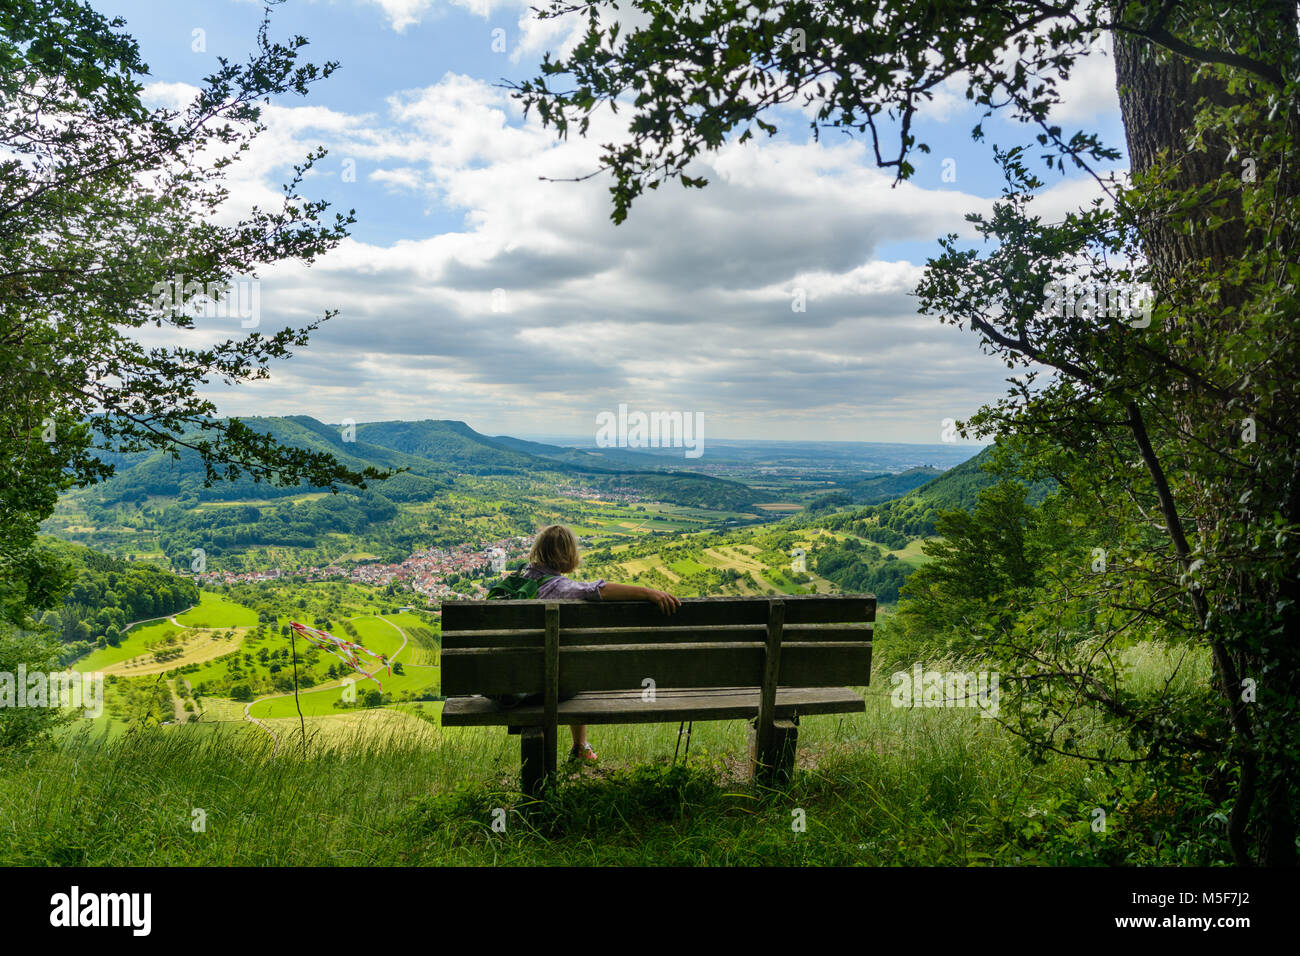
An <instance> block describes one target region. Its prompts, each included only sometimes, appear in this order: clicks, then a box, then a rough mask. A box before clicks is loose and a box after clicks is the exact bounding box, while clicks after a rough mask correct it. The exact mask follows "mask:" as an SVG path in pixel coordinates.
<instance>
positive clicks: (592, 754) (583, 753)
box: [569, 744, 600, 763]
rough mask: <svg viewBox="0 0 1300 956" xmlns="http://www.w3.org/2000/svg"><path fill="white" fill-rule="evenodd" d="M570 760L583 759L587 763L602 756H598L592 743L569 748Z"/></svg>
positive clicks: (593, 761)
mask: <svg viewBox="0 0 1300 956" xmlns="http://www.w3.org/2000/svg"><path fill="white" fill-rule="evenodd" d="M569 759H570V760H582V761H584V762H586V763H595V762H596V761H597V760H599V759H600V758H599V757H598V756H596V751H594V750H592V749H591V744H583V745H582V746H581V747H576V746H575V747H570V748H569Z"/></svg>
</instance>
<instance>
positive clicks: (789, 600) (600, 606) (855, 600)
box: [442, 594, 876, 631]
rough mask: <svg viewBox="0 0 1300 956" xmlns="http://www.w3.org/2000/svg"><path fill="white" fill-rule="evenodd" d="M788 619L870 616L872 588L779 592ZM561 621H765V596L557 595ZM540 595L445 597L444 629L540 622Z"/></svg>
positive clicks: (648, 623)
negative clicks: (669, 601) (661, 601)
mask: <svg viewBox="0 0 1300 956" xmlns="http://www.w3.org/2000/svg"><path fill="white" fill-rule="evenodd" d="M782 600H783V601H785V602H786V623H787V624H835V623H847V622H855V621H873V620H875V616H876V598H875V595H872V594H798V595H786V596H783V597H782ZM555 603H558V604H559V606H560V627H561V628H564V629H567V628H571V627H658V626H661V625H664V624H673V625H676V626H678V627H711V626H714V625H718V624H752V625H760V626H761V625H765V624H766V623H767V605H768V598H765V597H753V598H743V597H742V598H737V597H720V598H684V599H683V600H682V605H681V607H680V608H678V610H677V611H676V613H674V614H672V615H665V614H663V613H662V612H661V611H660V610H659V609H658V607H656V606H655V605H653V604H651V603H649V602H647V601H580V600H570V601H558V602H555ZM543 617H544V612H543V602H541V601H444V602H443V603H442V627H443V630H444V631H477V630H516V629H518V628H541V627H542V626H543Z"/></svg>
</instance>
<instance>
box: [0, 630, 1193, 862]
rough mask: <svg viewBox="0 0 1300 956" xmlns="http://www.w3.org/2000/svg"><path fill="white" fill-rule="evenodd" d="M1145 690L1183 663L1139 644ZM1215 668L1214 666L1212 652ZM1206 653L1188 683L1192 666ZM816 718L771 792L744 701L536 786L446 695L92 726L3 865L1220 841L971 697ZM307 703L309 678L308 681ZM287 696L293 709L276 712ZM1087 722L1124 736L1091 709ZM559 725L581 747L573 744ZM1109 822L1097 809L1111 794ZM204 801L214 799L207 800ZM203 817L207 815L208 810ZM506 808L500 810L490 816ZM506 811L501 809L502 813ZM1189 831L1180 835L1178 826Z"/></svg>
mask: <svg viewBox="0 0 1300 956" xmlns="http://www.w3.org/2000/svg"><path fill="white" fill-rule="evenodd" d="M1130 657H1131V661H1130V663H1131V664H1132V665H1133V668H1134V669H1133V672H1132V674H1131V678H1130V679H1131V680H1132V681H1133V682H1134V686H1135V687H1141V686H1147V687H1152V688H1154V687H1157V686H1160V685H1161V684H1162V682H1163V679H1164V676H1165V675H1166V674H1167V673H1168V670H1169V668H1170V666H1171V664H1172V661H1171V659H1169V658H1168V656H1167V655H1163V654H1160V653H1157V652H1155V651H1154V650H1151V649H1142V648H1139V649H1135V650H1133V651H1132V652H1131V654H1130ZM1199 666H1200V665H1199V664H1198V665H1197V667H1199ZM1196 675H1197V669H1196V668H1192V669H1191V670H1190V671H1187V673H1186V676H1185V678H1184V679H1186V680H1193V679H1195V678H1196ZM873 681H874V683H873V686H872V687H871V688H870V689H864V692H865V694H866V699H867V709H866V712H865V713H863V714H854V715H841V716H823V717H807V718H804V720H803V721H802V722H801V725H800V739H799V770H798V772H797V774H796V777H795V780H794V782H793V784H792V786H791V787H790V788H789V789H788V790H787V791H785V792H764V791H760V790H757V789H755V788H754V786H753V785H752V784H751V783H750V781H749V778H748V774H747V772H746V753H747V727H746V724H745V723H744V722H743V721H725V722H708V723H700V724H697V725H695V727H694V733H693V735H692V740H691V745H690V754H689V758H688V759H682V758H681V757H679V759H678V761H677V763H676V764H675V765H674V764H673V763H672V760H673V751H674V746H675V745H676V744H677V740H678V736H677V732H678V727H677V726H676V725H673V724H655V725H628V726H610V727H605V726H601V727H593V728H592V729H591V734H590V736H591V740H592V743H593V745H594V746H595V747H596V748H597V750H598V751H599V752H600V755H601V759H600V762H599V764H598V765H597V766H595V767H586V768H581V769H578V768H570V769H569V771H568V772H567V773H566V774H565V775H564V776H563V779H562V780H561V781H560V783H559V784H558V785H557V786H556V787H555V788H554V790H553V791H552V792H551V793H550V794H549V795H548V796H547V797H545V798H544V799H543V800H541V801H538V802H535V803H530V802H528V801H526V800H525V799H524V798H523V797H522V796H521V795H519V794H518V793H517V783H518V776H517V775H518V770H519V763H518V761H519V754H518V738H516V737H512V736H510V735H508V734H507V733H506V732H505V731H504V729H503V728H445V729H444V728H441V727H439V726H438V720H437V714H438V708H439V706H440V705H439V704H437V703H436V702H407V703H403V704H399V705H395V706H393V707H390V708H384V709H381V710H376V711H371V712H363V713H349V714H344V715H339V716H329V717H320V718H317V719H315V720H312V721H309V723H308V735H309V739H308V741H307V744H306V747H305V748H304V746H303V741H302V738H301V735H300V732H299V730H298V721H297V718H296V715H295V716H294V717H293V718H292V719H289V718H287V717H282V716H276V717H274V718H273V719H272V720H271V721H270V729H271V730H272V731H273V734H274V737H273V736H272V734H268V733H267V732H266V730H265V729H262V728H259V727H256V726H254V725H252V724H250V723H242V722H238V721H231V722H227V723H224V724H190V725H182V726H176V727H167V728H159V727H142V728H133V729H130V730H126V731H121V732H117V733H114V734H111V735H105V734H104V733H103V732H102V731H101V730H98V729H94V728H89V727H85V726H83V727H82V728H80V729H78V730H76V731H74V732H73V733H71V734H70V735H68V736H67V737H65V738H64V739H63V740H62V741H61V742H60V743H59V745H58V747H57V749H56V751H55V752H54V753H52V754H51V753H41V754H32V755H27V756H23V755H18V754H11V755H8V756H6V757H5V758H4V759H3V761H0V829H3V831H4V832H5V833H6V835H7V836H8V839H6V840H5V841H4V842H3V844H0V863H3V864H4V865H22V864H60V865H91V866H99V865H143V864H150V865H188V864H197V865H226V864H246V865H266V864H280V865H350V864H377V865H403V866H405V865H452V864H475V865H478V864H483V865H491V864H520V865H534V864H574V865H624V864H684V865H692V864H710V865H715V866H728V865H751V864H764V865H771V864H791V865H805V864H835V865H841V864H843V865H924V864H935V865H959V866H965V865H973V866H980V865H1015V864H1069V865H1117V864H1139V863H1203V862H1209V861H1211V860H1212V859H1213V858H1214V856H1213V852H1214V849H1215V846H1216V844H1215V839H1216V837H1215V833H1214V831H1213V830H1210V829H1207V830H1206V832H1205V833H1204V834H1203V836H1202V837H1200V838H1197V839H1192V840H1189V839H1188V838H1187V837H1186V830H1185V827H1184V828H1182V829H1179V828H1177V827H1175V825H1174V824H1175V822H1176V815H1177V810H1176V808H1174V807H1171V806H1170V805H1169V804H1168V802H1167V801H1162V800H1160V799H1158V798H1157V797H1158V795H1149V794H1148V795H1142V791H1141V787H1140V780H1138V779H1137V778H1136V777H1130V776H1126V775H1125V774H1124V773H1122V774H1121V775H1120V776H1119V777H1115V776H1113V775H1112V776H1107V775H1104V774H1102V773H1099V772H1097V771H1096V770H1095V769H1093V768H1091V767H1090V766H1089V765H1087V764H1085V763H1083V762H1081V761H1076V760H1069V759H1066V758H1059V757H1052V756H1049V757H1047V758H1046V759H1045V760H1041V761H1035V760H1031V759H1030V758H1029V757H1028V756H1027V755H1026V754H1025V753H1024V752H1023V750H1022V748H1021V747H1020V746H1019V744H1018V741H1017V738H1015V737H1014V735H1012V734H1011V733H1009V732H1008V731H1007V730H1005V729H1004V728H1003V727H1001V726H1000V725H999V723H998V721H996V720H992V719H987V718H984V717H981V716H980V715H979V713H978V712H977V711H975V710H968V709H941V708H910V707H897V706H894V705H893V703H892V702H891V700H890V696H889V691H890V679H889V675H888V674H883V673H881V674H877V675H875V677H874V678H873ZM289 701H290V705H291V704H292V698H289ZM276 713H277V714H278V713H279V711H278V709H277V711H276ZM1076 731H1077V733H1078V734H1079V736H1080V739H1081V740H1088V739H1092V738H1095V737H1097V736H1098V735H1105V734H1107V733H1112V734H1113V733H1114V731H1113V730H1110V731H1108V730H1107V729H1105V728H1104V727H1103V726H1102V725H1101V724H1100V723H1096V724H1094V723H1091V722H1089V721H1087V720H1082V721H1080V722H1079V725H1078V726H1077V728H1076ZM566 742H567V733H565V732H564V731H563V730H562V731H561V744H562V746H567V743H566ZM1098 808H1101V809H1103V810H1104V811H1105V813H1106V827H1105V829H1104V831H1102V832H1098V831H1097V829H1096V828H1095V819H1096V811H1097V809H1098ZM198 811H201V813H199V812H198ZM200 818H201V819H202V828H201V829H199V828H198V827H199V824H198V823H197V822H196V821H198V820H199V819H200ZM494 823H495V824H496V827H495V829H494ZM503 827H504V829H503ZM1178 833H1182V834H1183V835H1182V836H1177V835H1176V834H1178Z"/></svg>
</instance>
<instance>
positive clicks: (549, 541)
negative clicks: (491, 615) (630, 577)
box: [520, 524, 682, 761]
mask: <svg viewBox="0 0 1300 956" xmlns="http://www.w3.org/2000/svg"><path fill="white" fill-rule="evenodd" d="M528 560H529V562H530V563H529V565H528V567H526V568H525V569H524V570H523V571H522V572H520V573H521V575H522V576H523V577H526V578H534V579H536V578H545V579H547V580H544V581H542V583H541V585H540V586H539V587H538V589H537V597H538V598H539V599H552V598H560V599H562V598H582V599H584V600H587V601H651V602H653V603H655V604H657V605H659V610H661V611H663V613H665V614H672V613H673V612H674V611H676V610H677V609H678V608H679V607H681V606H682V602H681V601H679V600H678V599H677V598H675V597H673V596H672V595H671V594H669V593H668V592H666V591H656V590H655V589H654V588H643V587H638V586H637V585H634V584H613V583H611V582H609V581H574V580H573V579H572V578H568V577H565V575H567V574H571V573H572V572H574V571H576V570H577V568H578V565H579V564H580V563H581V561H582V557H581V555H580V554H579V553H578V539H577V538H576V537H574V534H573V532H572V531H570V530H569V529H568V528H566V527H565V526H564V525H561V524H553V525H550V526H549V527H546V528H543V529H542V530H541V532H540V533H539V534H538V535H537V538H536V540H534V541H533V549H532V551H531V552H530V553H529V555H528ZM569 730H570V731H572V733H573V748H572V749H571V750H570V751H569V757H570V758H572V759H578V758H581V759H583V760H588V761H594V760H595V759H596V751H594V750H592V749H591V744H589V743H587V725H586V724H572V725H570V727H569Z"/></svg>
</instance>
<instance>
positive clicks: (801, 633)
mask: <svg viewBox="0 0 1300 956" xmlns="http://www.w3.org/2000/svg"><path fill="white" fill-rule="evenodd" d="M873 629H874V625H873V624H870V623H865V622H864V623H857V624H793V625H787V626H786V628H785V636H784V637H783V639H782V640H783V642H784V643H787V644H789V643H795V642H798V641H870V640H871V637H872V631H873ZM545 636H546V631H545V629H544V628H522V629H519V630H512V631H507V630H497V629H492V630H487V629H484V630H471V631H447V630H444V631H443V632H442V646H443V647H457V648H460V647H541V646H542V641H543V638H544V637H545ZM766 640H767V624H766V622H764V623H763V624H719V625H714V626H712V627H708V628H702V627H677V626H668V625H665V626H664V627H599V628H598V627H582V628H569V629H568V630H561V631H560V646H561V647H573V646H576V645H595V644H691V643H699V642H702V641H703V642H711V643H717V642H720V641H740V642H747V643H761V642H764V641H766Z"/></svg>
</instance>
